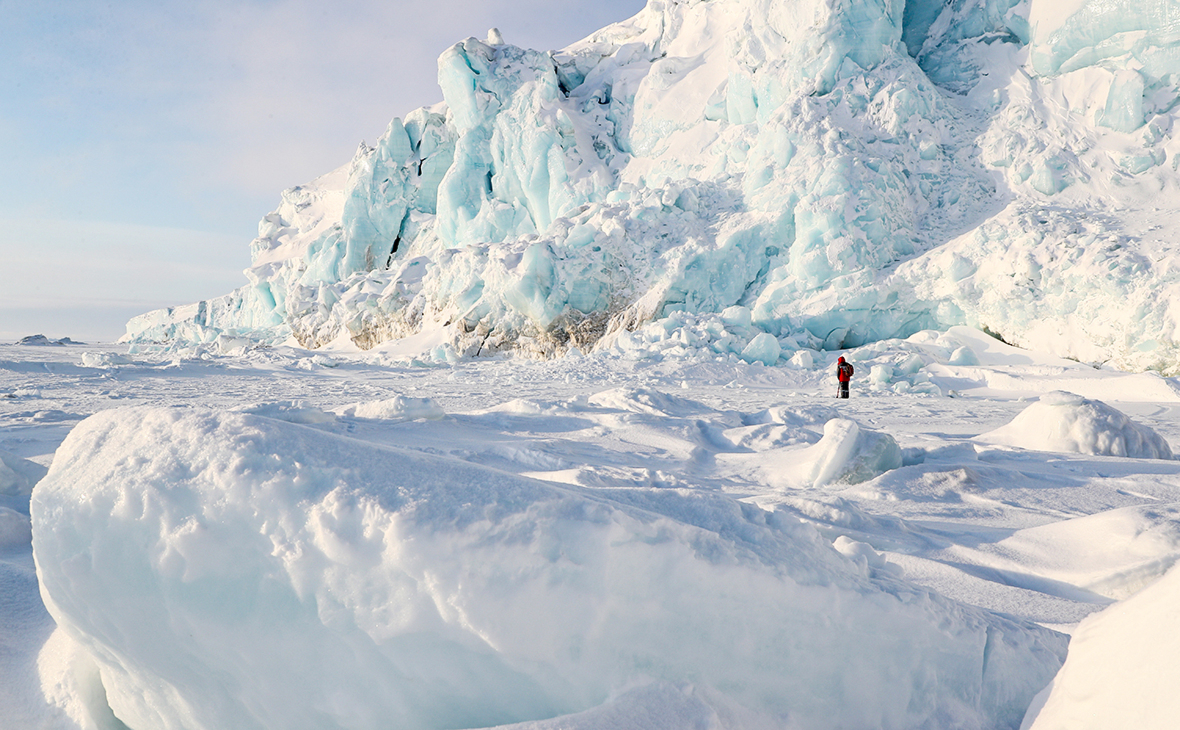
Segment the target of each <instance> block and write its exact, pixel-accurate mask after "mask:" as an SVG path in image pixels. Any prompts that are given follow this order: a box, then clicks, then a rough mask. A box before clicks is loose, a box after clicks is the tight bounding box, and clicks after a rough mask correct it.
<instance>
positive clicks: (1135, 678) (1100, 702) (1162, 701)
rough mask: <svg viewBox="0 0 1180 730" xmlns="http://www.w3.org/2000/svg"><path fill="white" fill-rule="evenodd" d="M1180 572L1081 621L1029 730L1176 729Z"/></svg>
mask: <svg viewBox="0 0 1180 730" xmlns="http://www.w3.org/2000/svg"><path fill="white" fill-rule="evenodd" d="M1178 607H1180V570H1172V571H1170V572H1169V573H1168V574H1167V575H1165V576H1164V577H1163V578H1161V579H1160V580H1159V581H1158V582H1156V583H1155V584H1153V585H1151V586H1149V587H1148V588H1145V589H1143V590H1142V591H1140V592H1139V593H1137V594H1135V595H1134V596H1132V597H1130V598H1128V599H1126V600H1124V601H1120V602H1119V603H1117V604H1115V605H1113V606H1111V607H1110V608H1108V609H1106V610H1104V611H1102V612H1101V613H1098V614H1095V615H1093V616H1090V617H1089V618H1087V619H1085V620H1084V621H1082V623H1081V624H1080V625H1079V626H1078V628H1077V630H1076V631H1075V632H1074V634H1073V637H1072V639H1071V640H1070V643H1069V658H1068V659H1067V660H1066V662H1065V666H1063V667H1062V668H1061V671H1060V672H1059V673H1058V674H1057V676H1056V677H1055V678H1054V679H1053V682H1052V684H1050V685H1049V687H1048V688H1046V689H1045V692H1044V693H1042V695H1041V696H1040V697H1038V701H1037V702H1034V704H1033V706H1032V707H1031V708H1030V709H1029V712H1028V717H1026V718H1025V721H1024V724H1023V725H1022V728H1024V729H1025V730H1105V729H1106V728H1116V727H1125V728H1142V729H1144V730H1147V729H1157V728H1158V729H1159V730H1163V728H1171V727H1175V725H1176V718H1177V717H1180V694H1178V693H1177V692H1176V691H1175V687H1176V684H1177V682H1180V661H1178V660H1177V657H1180V632H1177V631H1176V624H1177V621H1180V608H1178Z"/></svg>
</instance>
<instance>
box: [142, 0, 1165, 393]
mask: <svg viewBox="0 0 1180 730" xmlns="http://www.w3.org/2000/svg"><path fill="white" fill-rule="evenodd" d="M1178 22H1180V21H1178V20H1177V18H1176V17H1175V12H1174V10H1172V9H1171V6H1170V5H1168V4H1166V3H1148V4H1147V5H1143V4H1137V5H1134V6H1133V7H1132V6H1130V5H1128V6H1126V7H1123V6H1121V5H1112V4H1110V3H1105V2H1098V1H1097V0H1090V1H1089V2H1076V3H1072V4H1065V5H1062V4H1060V3H1057V4H1052V3H1050V2H1049V0H1032V2H1013V0H979V1H978V2H967V1H966V0H963V1H959V0H956V1H955V2H951V3H943V2H933V1H931V0H926V1H924V2H907V3H902V2H875V1H873V0H811V1H810V2H785V1H784V0H711V1H709V2H704V1H686V2H674V1H669V0H651V1H650V2H649V4H648V6H647V7H646V8H645V9H644V10H643V11H642V12H641V13H639V14H638V15H636V16H635V17H634V18H631V19H630V20H627V21H624V22H621V23H618V24H615V25H612V26H609V27H607V28H604V29H603V30H601V31H599V32H597V33H595V34H593V35H592V36H590V37H589V38H587V39H585V40H583V41H580V42H579V43H576V44H574V45H572V46H570V47H569V48H566V49H564V50H561V51H557V52H539V51H533V50H525V49H521V48H517V47H515V46H512V45H509V44H506V43H504V39H503V38H501V37H500V34H499V33H498V32H495V31H493V32H491V33H489V36H488V38H487V39H486V40H478V39H474V38H470V39H467V40H466V41H463V42H462V43H459V44H457V45H455V46H454V47H452V48H451V49H448V50H447V51H446V52H444V53H443V54H442V56H441V57H440V59H439V84H440V86H441V87H442V90H443V96H444V99H445V101H444V103H442V104H440V105H438V106H436V107H433V108H430V109H418V110H416V111H413V112H411V113H409V114H407V115H406V116H405V117H404V118H401V119H395V120H394V121H393V122H392V123H391V124H390V126H389V129H388V130H387V131H386V133H385V134H384V135H383V136H382V137H381V139H379V140H378V141H377V143H376V144H375V145H374V146H373V147H369V146H367V145H362V146H361V148H360V149H359V150H358V152H357V155H356V157H355V158H354V159H353V161H352V162H351V164H350V165H348V166H346V167H344V168H341V169H340V170H337V171H335V172H333V173H331V174H329V175H326V176H324V177H322V178H320V179H318V180H316V181H314V182H312V183H311V184H309V185H307V186H304V187H300V188H295V189H292V190H288V191H286V192H285V193H284V194H283V200H282V203H281V205H280V207H279V209H278V210H277V211H275V212H274V213H271V214H270V215H268V216H266V218H265V219H264V220H263V222H262V224H261V225H260V230H259V237H258V238H257V239H256V240H255V241H254V243H253V247H252V251H253V256H254V258H253V264H252V266H251V268H250V269H248V270H247V277H248V279H249V283H248V284H247V285H246V286H244V287H242V288H241V289H239V290H237V291H236V292H233V293H232V294H229V295H227V296H225V297H222V298H221V299H217V300H212V301H208V302H201V303H199V304H196V305H191V306H189V307H184V308H177V309H174V310H164V311H159V312H153V313H149V314H146V315H142V316H140V317H138V318H136V319H135V320H133V321H132V322H131V323H129V325H128V338H129V339H131V340H132V341H135V342H140V343H147V342H179V343H201V342H210V341H212V340H215V339H217V338H218V337H222V336H229V337H246V338H250V339H255V340H260V341H263V342H271V343H275V342H281V341H283V340H286V339H287V338H289V337H292V336H293V337H295V338H296V339H297V340H298V341H299V342H300V343H302V344H303V345H305V346H311V347H318V346H322V345H324V344H326V343H328V342H331V341H333V340H338V339H341V338H347V339H350V340H351V341H352V342H354V343H356V344H357V345H359V346H360V347H362V348H366V349H367V348H370V347H372V346H374V345H375V344H378V343H381V342H384V341H387V340H390V339H392V338H400V337H405V336H408V335H414V334H417V333H422V332H431V331H437V332H439V333H440V335H441V336H442V339H444V340H445V341H446V342H447V343H448V344H449V347H450V348H451V350H450V351H451V352H453V353H455V354H456V355H457V356H460V357H463V356H474V355H481V354H488V353H491V352H496V351H500V350H512V351H519V352H525V353H530V354H539V355H544V356H549V355H554V354H560V353H562V352H565V351H566V350H568V349H569V348H571V347H578V348H580V349H582V350H585V349H587V348H591V347H595V346H599V347H602V346H608V345H611V346H613V345H614V344H615V343H616V342H617V341H618V337H619V336H620V335H621V334H623V333H627V332H630V331H634V330H636V329H637V328H639V327H640V326H642V325H643V324H644V323H646V322H649V321H652V320H661V319H664V318H666V317H668V316H669V315H672V314H674V313H677V312H685V313H688V314H693V315H696V314H707V313H721V312H723V311H724V310H726V309H727V308H731V307H734V306H738V307H744V308H746V309H747V310H748V311H749V312H750V323H749V324H750V326H752V327H753V328H755V329H756V330H757V331H758V332H761V333H765V334H767V335H768V337H771V338H774V339H776V340H778V342H779V344H780V347H779V350H778V352H775V350H774V348H773V347H771V346H770V344H769V343H768V342H767V341H766V340H765V339H764V340H763V341H762V342H760V344H759V345H758V346H757V348H755V349H756V353H752V355H751V356H752V357H754V359H758V360H761V361H767V360H770V361H771V362H773V361H775V360H777V358H778V357H779V356H782V357H790V356H791V355H792V353H794V352H795V351H796V350H797V349H799V347H800V345H801V344H805V345H806V346H807V347H811V348H818V347H823V348H828V349H832V348H838V347H847V346H852V345H858V344H863V343H865V342H869V341H876V340H880V339H884V338H890V337H899V336H900V337H905V336H908V335H910V334H913V333H914V332H917V331H919V330H922V329H927V328H934V329H946V328H948V327H950V326H954V325H960V324H966V325H971V326H974V327H978V328H980V329H985V330H988V331H992V332H996V333H999V334H1001V335H1002V336H1003V337H1004V339H1005V340H1007V341H1008V342H1011V343H1013V344H1017V345H1021V346H1024V347H1030V348H1034V349H1040V350H1043V351H1047V352H1052V353H1055V354H1058V355H1063V356H1068V357H1072V358H1076V359H1078V360H1082V361H1086V362H1108V363H1111V364H1113V365H1116V366H1119V367H1124V368H1131V369H1148V368H1158V369H1163V370H1166V371H1174V370H1176V369H1177V368H1180V351H1178V350H1177V349H1176V345H1175V343H1176V341H1177V336H1176V328H1177V325H1178V324H1180V315H1178V313H1177V312H1178V311H1180V310H1178V309H1177V307H1178V305H1180V288H1178V286H1177V284H1178V283H1180V279H1178V275H1177V272H1176V267H1175V264H1174V263H1173V262H1175V261H1176V260H1177V253H1178V252H1177V251H1176V247H1175V244H1174V243H1173V241H1174V240H1176V239H1177V236H1176V235H1175V234H1176V233H1177V232H1180V230H1178V229H1180V226H1178V224H1177V217H1176V215H1175V214H1174V211H1173V209H1172V207H1171V206H1169V205H1168V204H1167V203H1166V201H1167V200H1169V199H1170V196H1174V195H1175V194H1176V193H1177V191H1178V188H1180V186H1178V183H1180V174H1178V173H1177V171H1176V168H1175V165H1174V164H1173V160H1175V159H1180V158H1176V157H1175V153H1176V152H1177V142H1176V138H1175V135H1174V133H1173V121H1174V116H1175V110H1176V106H1177V100H1178V99H1180V90H1178V88H1177V86H1176V83H1177V82H1176V81H1175V79H1177V78H1180V76H1178V75H1177V74H1178V72H1180V62H1178V61H1176V60H1175V59H1176V58H1178V57H1180V56H1177V54H1176V53H1175V47H1176V44H1177V41H1176V40H1175V39H1176V37H1177V36H1176V34H1175V33H1174V32H1172V31H1173V30H1174V29H1175V27H1176V25H1177V23H1178ZM437 339H438V338H434V340H435V341H434V344H435V345H436V344H437ZM751 339H752V338H751ZM432 346H433V345H432Z"/></svg>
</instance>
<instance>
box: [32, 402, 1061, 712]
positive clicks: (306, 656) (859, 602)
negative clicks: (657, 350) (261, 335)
mask: <svg viewBox="0 0 1180 730" xmlns="http://www.w3.org/2000/svg"><path fill="white" fill-rule="evenodd" d="M32 513H33V550H34V555H35V558H36V562H37V567H38V574H39V577H40V580H41V586H42V592H43V595H44V598H45V603H46V607H47V608H48V610H49V611H50V613H51V614H52V615H53V617H54V619H55V621H56V622H57V624H58V625H59V627H61V629H62V630H63V631H64V632H65V633H66V634H68V635H69V637H71V638H72V639H73V640H74V641H76V642H77V643H78V644H79V645H80V646H81V647H82V648H83V649H84V650H85V653H87V654H88V655H89V656H90V657H91V658H92V659H93V661H94V663H95V664H96V665H97V666H98V668H99V670H100V673H101V678H102V686H103V687H104V688H105V692H106V696H107V698H108V701H109V705H110V707H111V709H112V710H113V711H114V714H115V715H116V716H117V717H118V718H119V719H120V720H121V721H122V722H124V723H126V724H127V726H129V727H134V728H184V729H185V730H213V729H215V728H216V729H218V730H220V729H222V728H244V729H245V728H292V729H298V728H312V727H326V726H331V727H338V728H348V729H350V730H352V729H355V730H361V729H367V728H387V727H389V723H390V718H397V721H398V725H399V727H403V728H474V727H488V726H491V725H497V724H505V723H512V722H527V721H540V720H544V719H546V718H553V717H557V716H560V715H568V714H571V713H581V712H586V711H591V710H592V709H593V708H596V707H599V708H602V709H601V710H600V711H599V712H600V714H602V716H603V717H607V718H610V717H614V720H612V722H614V723H615V725H612V726H628V724H629V725H633V726H636V727H638V726H643V725H644V722H643V719H642V717H641V716H637V715H628V714H627V713H628V712H633V713H641V712H645V710H644V708H645V707H648V706H649V704H648V703H647V702H637V703H634V705H633V709H631V710H628V707H627V705H626V703H625V702H624V703H623V704H622V705H618V704H616V705H615V706H614V707H613V709H612V707H611V706H610V705H604V703H606V702H607V701H608V700H609V698H611V697H612V696H616V697H617V696H619V695H618V694H617V693H619V692H623V691H625V690H627V689H629V688H633V687H636V686H638V685H642V684H645V683H650V682H652V681H655V682H657V683H663V685H657V687H658V686H667V685H673V686H677V687H682V688H683V687H687V686H688V685H689V684H691V685H692V686H694V687H698V688H700V690H701V691H700V692H699V693H697V694H695V695H694V697H697V698H704V699H703V701H704V702H705V704H707V705H708V706H709V707H711V708H713V710H714V711H715V713H716V714H718V715H722V714H725V713H728V712H729V711H730V710H728V709H725V708H733V707H738V708H744V709H745V711H748V712H751V713H757V714H759V715H761V716H769V717H771V718H773V719H774V723H775V724H777V725H789V726H790V727H793V728H800V729H802V730H808V729H814V730H821V729H827V728H832V727H896V728H911V727H913V728H916V727H931V726H936V725H953V726H954V727H958V728H978V729H980V730H982V729H983V728H1001V727H1015V726H1016V724H1017V723H1018V722H1019V719H1020V717H1021V716H1022V715H1023V712H1024V708H1025V707H1027V705H1028V703H1029V701H1030V700H1031V699H1032V696H1033V694H1034V693H1035V692H1036V691H1037V690H1039V689H1040V688H1041V687H1043V686H1044V685H1045V683H1047V682H1048V681H1049V679H1050V678H1051V677H1052V676H1053V674H1054V673H1055V672H1056V670H1057V668H1058V667H1059V666H1060V662H1061V658H1060V657H1061V656H1062V654H1063V650H1064V637H1062V636H1061V635H1059V634H1055V633H1053V632H1050V631H1047V630H1045V629H1042V628H1040V627H1036V626H1033V625H1030V624H1024V623H1020V622H1018V621H1015V620H1013V619H1009V618H1005V617H1001V616H998V615H995V614H990V613H988V612H986V611H983V610H981V609H977V608H973V607H969V606H964V605H961V604H956V603H954V602H951V601H949V600H946V599H943V598H941V597H939V596H937V595H934V594H931V593H929V592H926V591H923V590H919V589H916V588H913V587H910V586H909V585H908V584H906V583H904V582H901V581H898V580H895V579H875V578H870V577H869V576H866V575H864V572H863V569H862V566H860V565H858V564H857V563H856V562H854V561H852V560H849V559H847V558H845V557H844V556H842V555H840V554H839V553H837V552H836V551H835V550H833V549H832V547H831V545H830V544H829V543H827V542H826V541H824V540H823V539H822V538H820V537H819V535H818V534H817V533H816V532H815V531H814V530H813V529H812V528H810V527H807V526H805V525H802V524H800V523H798V522H797V521H795V520H793V519H784V518H781V517H780V516H778V515H776V514H775V513H767V512H764V511H762V510H760V509H758V508H756V507H754V506H752V505H745V504H741V503H738V502H735V501H733V500H731V499H728V498H726V497H723V496H721V495H711V494H703V495H694V494H692V493H683V492H680V491H678V490H617V491H611V492H610V494H609V496H604V494H603V493H602V492H598V491H595V490H586V489H580V488H576V487H560V486H555V485H550V484H545V483H541V482H536V481H533V480H530V479H527V478H524V477H519V476H515V475H511V474H507V473H504V472H499V471H494V470H490V469H486V468H483V467H479V466H476V465H472V464H469V463H465V462H460V461H456V460H451V459H446V458H441V457H436V456H432V455H426V454H420V453H414V452H407V451H401V450H397V449H390V448H382V447H378V446H373V445H367V444H364V443H361V442H358V441H355V440H352V439H347V438H343V437H338V436H335V435H332V434H326V433H323V432H321V431H317V430H313V429H308V428H306V427H302V426H299V425H295V424H290V423H286V422H283V421H276V420H272V419H267V418H261V417H257V416H251V415H248V414H241V413H216V412H210V411H200V410H189V409H160V408H137V409H126V410H110V411H105V412H102V413H99V414H97V415H95V416H92V417H91V418H89V419H87V420H85V421H84V422H82V423H81V424H79V425H78V426H77V427H76V428H75V429H74V430H73V431H72V432H71V433H70V434H69V436H68V437H67V438H66V440H65V442H64V443H63V444H62V446H61V447H60V449H59V450H58V452H57V454H56V456H55V458H54V462H53V466H52V468H51V469H50V472H49V474H48V476H47V477H46V478H45V479H44V480H42V482H41V483H40V484H39V485H38V486H37V488H36V489H35V491H34V494H33V501H32ZM308 667H315V668H316V669H315V671H314V672H309V671H308V669H307V668H308ZM43 681H44V682H45V683H46V684H47V690H46V695H47V696H49V697H53V696H56V695H55V694H54V692H53V689H52V686H51V685H53V686H55V685H54V679H53V677H51V676H46V675H44V674H43ZM62 681H66V680H62ZM657 691H658V690H657ZM624 696H625V695H624ZM715 696H720V699H719V700H717V701H713V700H710V699H709V698H710V697H715ZM674 699H675V698H670V699H669V701H668V703H667V704H668V705H669V706H671V707H673V708H677V707H679V708H680V709H679V710H676V711H677V712H678V713H680V714H683V716H685V717H686V719H690V720H692V719H693V718H703V717H707V716H710V713H709V712H707V711H706V710H705V709H703V708H701V707H700V706H699V703H697V701H696V700H692V699H691V698H690V699H686V700H681V699H675V701H673V700H674ZM620 713H622V717H620V716H619V714H620ZM92 714H93V713H92ZM604 721H605V720H604ZM553 726H554V727H555V726H556V725H553ZM562 726H563V727H564V726H565V725H562ZM538 727H547V725H539V726H538Z"/></svg>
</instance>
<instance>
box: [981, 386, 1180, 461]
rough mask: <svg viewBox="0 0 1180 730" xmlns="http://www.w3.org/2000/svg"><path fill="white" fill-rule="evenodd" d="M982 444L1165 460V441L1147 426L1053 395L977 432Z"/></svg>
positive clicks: (1093, 403) (1168, 452)
mask: <svg viewBox="0 0 1180 730" xmlns="http://www.w3.org/2000/svg"><path fill="white" fill-rule="evenodd" d="M976 440H978V441H982V442H984V443H993V444H1003V445H1007V446H1017V447H1020V448H1025V449H1036V450H1038V451H1066V452H1073V453H1079V454H1103V455H1107V456H1128V457H1132V458H1140V459H1171V458H1172V449H1171V447H1170V446H1168V442H1167V441H1165V440H1164V439H1163V437H1161V436H1160V435H1159V434H1157V433H1156V432H1155V431H1153V430H1152V429H1150V428H1148V427H1147V426H1143V425H1140V424H1138V423H1134V422H1133V421H1131V419H1129V418H1127V416H1126V415H1125V414H1124V413H1122V412H1121V411H1118V410H1116V409H1114V408H1111V407H1110V406H1108V405H1106V404H1105V403H1103V402H1102V401H1098V400H1089V399H1086V398H1082V397H1081V396H1079V395H1074V394H1073V393H1067V392H1064V391H1054V392H1052V393H1047V394H1045V395H1044V396H1042V397H1041V399H1040V400H1039V401H1038V402H1036V403H1033V404H1032V405H1030V406H1029V407H1028V408H1026V409H1024V410H1023V411H1022V412H1021V413H1020V415H1018V416H1016V418H1014V419H1012V422H1011V423H1009V424H1008V425H1006V426H1001V427H1000V428H997V429H996V430H994V431H989V432H987V433H984V434H980V435H979V436H977V437H976Z"/></svg>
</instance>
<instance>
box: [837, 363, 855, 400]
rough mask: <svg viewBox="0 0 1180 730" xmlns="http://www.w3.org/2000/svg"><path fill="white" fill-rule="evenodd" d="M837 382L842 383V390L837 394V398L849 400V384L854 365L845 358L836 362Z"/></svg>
mask: <svg viewBox="0 0 1180 730" xmlns="http://www.w3.org/2000/svg"><path fill="white" fill-rule="evenodd" d="M836 380H838V381H840V389H839V390H838V391H837V392H836V397H837V398H847V397H848V383H849V381H851V380H852V363H850V362H848V361H847V360H845V359H844V358H843V357H841V358H840V359H839V360H837V361H836Z"/></svg>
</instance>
